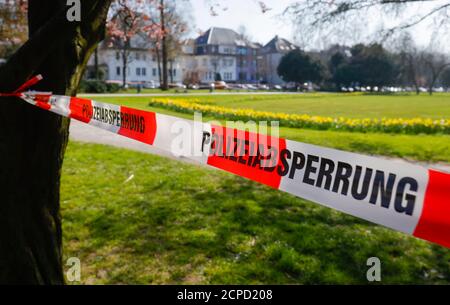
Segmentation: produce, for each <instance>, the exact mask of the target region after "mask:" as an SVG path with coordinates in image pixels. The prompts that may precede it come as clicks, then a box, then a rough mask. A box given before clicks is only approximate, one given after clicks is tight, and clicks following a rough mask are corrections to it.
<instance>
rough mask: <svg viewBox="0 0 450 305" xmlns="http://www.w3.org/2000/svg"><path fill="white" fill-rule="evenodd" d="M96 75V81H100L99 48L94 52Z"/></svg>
mask: <svg viewBox="0 0 450 305" xmlns="http://www.w3.org/2000/svg"><path fill="white" fill-rule="evenodd" d="M94 52H95V53H94V74H95V79H96V80H99V79H100V73H99V71H98V48H95V51H94Z"/></svg>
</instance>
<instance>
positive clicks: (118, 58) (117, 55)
mask: <svg viewBox="0 0 450 305" xmlns="http://www.w3.org/2000/svg"><path fill="white" fill-rule="evenodd" d="M116 60H120V53H119V52H116Z"/></svg>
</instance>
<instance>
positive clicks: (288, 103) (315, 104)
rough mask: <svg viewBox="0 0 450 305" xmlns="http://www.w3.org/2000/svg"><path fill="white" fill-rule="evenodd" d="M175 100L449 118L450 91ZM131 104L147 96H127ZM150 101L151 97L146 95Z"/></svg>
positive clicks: (334, 113) (357, 115)
mask: <svg viewBox="0 0 450 305" xmlns="http://www.w3.org/2000/svg"><path fill="white" fill-rule="evenodd" d="M173 98H174V99H184V100H199V101H200V102H203V103H210V104H214V105H219V106H224V107H230V108H250V109H255V110H261V111H273V112H283V113H297V114H309V115H319V116H327V117H341V116H342V117H348V118H382V117H387V118H415V117H420V118H433V119H441V118H449V117H450V94H449V93H438V94H434V95H432V96H429V95H427V94H421V95H418V96H417V95H415V94H402V95H399V94H396V95H372V94H357V95H356V94H334V93H314V94H277V95H250V94H249V95H222V96H220V95H210V96H196V95H195V94H192V95H189V96H176V95H175V96H174V97H173ZM127 99H129V100H130V102H131V103H133V102H136V101H140V100H142V99H143V98H139V97H137V98H127ZM145 99H146V100H149V99H150V98H145Z"/></svg>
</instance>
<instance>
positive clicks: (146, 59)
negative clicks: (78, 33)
mask: <svg viewBox="0 0 450 305" xmlns="http://www.w3.org/2000/svg"><path fill="white" fill-rule="evenodd" d="M296 48H297V46H295V45H294V44H293V43H291V42H289V41H288V40H286V39H283V38H279V37H278V36H276V37H274V38H273V39H272V40H271V41H270V42H269V43H267V44H266V45H265V46H262V45H260V44H258V43H253V42H251V41H248V40H247V39H245V38H243V37H242V35H240V34H238V33H237V32H235V31H233V30H231V29H225V28H217V27H213V28H210V29H209V30H207V31H206V32H205V33H203V34H202V35H200V36H198V37H197V38H196V39H188V40H186V41H184V42H183V43H182V45H181V49H180V54H179V55H178V56H177V57H176V59H175V60H174V61H171V62H170V63H169V82H171V83H182V82H183V83H186V84H191V83H192V84H194V83H203V84H209V83H211V82H214V81H215V80H217V79H221V80H223V81H225V82H228V83H242V84H250V83H253V84H256V83H260V82H263V83H268V84H272V85H279V84H283V83H284V82H283V81H282V79H281V78H280V77H279V76H278V73H277V67H278V65H279V63H280V60H281V58H282V57H283V56H284V55H285V54H286V53H288V52H289V51H291V50H294V49H296ZM153 50H154V48H153V47H152V46H149V45H145V44H142V43H140V42H139V39H138V38H137V39H135V40H133V42H132V48H131V49H130V51H129V62H128V65H127V69H126V73H127V81H128V82H131V83H137V82H153V83H155V84H159V82H160V71H159V68H158V61H157V56H156V54H155V52H154V51H153ZM97 53H98V55H97V60H98V65H99V67H100V69H102V70H103V72H104V73H103V74H104V75H103V78H104V79H106V80H109V81H117V82H120V81H122V79H123V60H122V58H121V52H120V49H119V48H117V47H115V46H114V45H113V44H107V43H102V44H101V45H100V47H99V49H98V52H97ZM94 65H95V56H93V57H92V58H91V59H90V61H89V65H88V78H89V77H91V78H92V77H93V76H92V75H93V73H92V71H93V67H94Z"/></svg>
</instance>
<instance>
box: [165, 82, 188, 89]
mask: <svg viewBox="0 0 450 305" xmlns="http://www.w3.org/2000/svg"><path fill="white" fill-rule="evenodd" d="M169 88H175V89H186V85H183V84H182V83H174V84H173V83H172V84H169Z"/></svg>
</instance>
